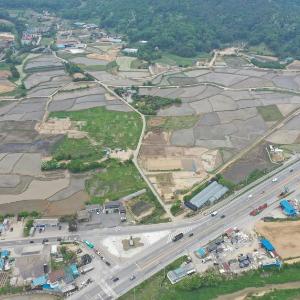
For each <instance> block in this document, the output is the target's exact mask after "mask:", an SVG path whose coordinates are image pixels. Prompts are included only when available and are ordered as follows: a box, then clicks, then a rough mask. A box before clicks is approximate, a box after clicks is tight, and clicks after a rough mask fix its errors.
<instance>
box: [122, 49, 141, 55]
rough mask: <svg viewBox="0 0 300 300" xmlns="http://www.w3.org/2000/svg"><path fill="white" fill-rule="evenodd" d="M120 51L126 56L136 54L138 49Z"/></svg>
mask: <svg viewBox="0 0 300 300" xmlns="http://www.w3.org/2000/svg"><path fill="white" fill-rule="evenodd" d="M122 51H123V52H124V53H126V54H137V53H138V51H139V49H137V48H125V49H123V50H122Z"/></svg>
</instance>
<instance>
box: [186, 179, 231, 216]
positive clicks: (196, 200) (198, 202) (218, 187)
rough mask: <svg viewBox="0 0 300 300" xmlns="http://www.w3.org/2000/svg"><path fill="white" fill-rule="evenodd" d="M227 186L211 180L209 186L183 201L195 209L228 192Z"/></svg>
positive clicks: (212, 201)
mask: <svg viewBox="0 0 300 300" xmlns="http://www.w3.org/2000/svg"><path fill="white" fill-rule="evenodd" d="M228 190H229V189H228V188H227V187H225V186H223V185H222V184H219V183H218V182H217V181H213V182H212V183H211V184H210V185H209V186H207V187H206V188H205V189H203V190H202V191H201V192H200V193H198V194H197V195H196V196H194V197H193V198H192V199H191V200H189V201H187V202H185V205H186V206H187V207H188V208H190V209H192V210H194V211H196V210H198V209H199V208H201V207H203V206H204V205H206V204H207V203H210V204H211V203H214V202H215V201H217V200H219V199H220V198H221V197H222V196H224V195H225V194H226V193H227V192H228Z"/></svg>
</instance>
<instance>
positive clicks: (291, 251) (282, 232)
mask: <svg viewBox="0 0 300 300" xmlns="http://www.w3.org/2000/svg"><path fill="white" fill-rule="evenodd" d="M255 230H256V231H257V232H258V233H259V234H261V235H263V236H264V237H266V238H267V239H269V240H270V242H271V243H272V244H273V245H274V247H275V249H276V251H277V252H278V254H279V255H280V256H281V257H282V258H283V259H287V258H293V257H299V253H300V221H286V222H272V223H271V222H259V223H257V224H256V226H255Z"/></svg>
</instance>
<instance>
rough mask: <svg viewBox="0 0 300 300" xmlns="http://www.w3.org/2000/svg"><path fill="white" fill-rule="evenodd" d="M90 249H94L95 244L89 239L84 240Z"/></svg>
mask: <svg viewBox="0 0 300 300" xmlns="http://www.w3.org/2000/svg"><path fill="white" fill-rule="evenodd" d="M83 242H84V243H85V244H86V245H87V246H88V247H89V248H90V249H93V248H94V247H95V246H94V244H92V243H91V242H89V241H87V240H84V241H83Z"/></svg>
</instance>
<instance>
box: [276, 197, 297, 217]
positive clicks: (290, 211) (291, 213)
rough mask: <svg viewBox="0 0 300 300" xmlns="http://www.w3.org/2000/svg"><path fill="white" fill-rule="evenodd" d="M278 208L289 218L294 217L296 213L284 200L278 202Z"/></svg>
mask: <svg viewBox="0 0 300 300" xmlns="http://www.w3.org/2000/svg"><path fill="white" fill-rule="evenodd" d="M280 206H281V208H282V210H283V212H284V213H285V214H286V215H287V216H289V217H294V216H296V215H297V211H296V209H295V207H294V206H293V205H292V204H291V203H290V202H289V201H288V200H286V199H284V200H281V201H280Z"/></svg>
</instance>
